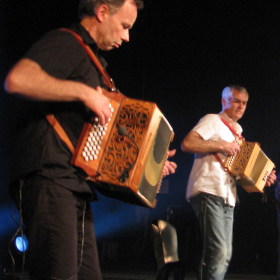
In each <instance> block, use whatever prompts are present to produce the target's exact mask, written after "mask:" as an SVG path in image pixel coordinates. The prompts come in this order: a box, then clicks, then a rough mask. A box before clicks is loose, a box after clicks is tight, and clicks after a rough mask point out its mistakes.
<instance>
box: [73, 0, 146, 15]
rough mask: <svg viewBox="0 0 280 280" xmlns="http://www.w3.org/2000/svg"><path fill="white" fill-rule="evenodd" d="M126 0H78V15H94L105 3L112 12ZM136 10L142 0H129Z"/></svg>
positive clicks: (140, 6) (139, 7)
mask: <svg viewBox="0 0 280 280" xmlns="http://www.w3.org/2000/svg"><path fill="white" fill-rule="evenodd" d="M125 1H126V0H80V4H79V11H78V15H79V18H80V19H82V18H83V17H84V16H94V15H95V12H96V10H97V9H98V7H99V6H100V5H103V4H105V5H107V6H108V7H109V11H110V13H111V14H114V13H116V12H117V11H118V9H119V8H120V7H121V6H122V5H123V4H124V2H125ZM131 2H132V3H134V4H135V6H136V7H137V9H138V10H141V9H143V7H144V3H143V1H142V0H131Z"/></svg>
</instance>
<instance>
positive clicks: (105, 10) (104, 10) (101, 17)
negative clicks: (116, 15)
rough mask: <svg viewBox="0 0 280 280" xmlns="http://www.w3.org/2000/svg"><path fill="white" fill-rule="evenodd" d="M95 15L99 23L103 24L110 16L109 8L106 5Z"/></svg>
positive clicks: (99, 8) (101, 6) (100, 7)
mask: <svg viewBox="0 0 280 280" xmlns="http://www.w3.org/2000/svg"><path fill="white" fill-rule="evenodd" d="M95 15H96V19H97V20H98V21H99V22H103V21H104V20H105V19H106V18H107V16H108V15H109V7H108V6H107V5H105V4H103V5H100V6H99V7H98V8H97V10H96V12H95Z"/></svg>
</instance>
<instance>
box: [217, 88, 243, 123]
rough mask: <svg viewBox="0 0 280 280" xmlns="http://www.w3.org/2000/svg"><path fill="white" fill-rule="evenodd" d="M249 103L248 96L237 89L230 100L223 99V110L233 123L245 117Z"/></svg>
mask: <svg viewBox="0 0 280 280" xmlns="http://www.w3.org/2000/svg"><path fill="white" fill-rule="evenodd" d="M247 102H248V94H247V93H246V92H240V91H238V90H236V89H234V90H233V91H232V96H231V98H230V99H229V100H226V99H225V98H223V99H222V104H223V109H224V111H225V112H226V113H227V115H228V116H229V117H230V118H231V119H232V120H233V121H238V120H239V119H240V118H241V117H242V116H243V114H244V112H245V110H246V107H247Z"/></svg>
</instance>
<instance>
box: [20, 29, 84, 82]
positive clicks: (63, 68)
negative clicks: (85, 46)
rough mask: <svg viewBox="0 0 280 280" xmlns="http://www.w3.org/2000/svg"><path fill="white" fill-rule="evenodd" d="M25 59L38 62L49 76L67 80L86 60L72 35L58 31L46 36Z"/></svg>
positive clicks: (30, 50)
mask: <svg viewBox="0 0 280 280" xmlns="http://www.w3.org/2000/svg"><path fill="white" fill-rule="evenodd" d="M24 57H25V58H29V59H31V60H33V61H35V62H37V63H38V64H39V65H40V66H41V68H42V69H43V70H45V71H46V72H47V73H48V74H50V75H52V76H54V77H56V78H60V79H67V78H68V77H69V76H70V75H71V73H72V72H73V71H75V68H76V67H78V66H79V65H80V64H81V63H82V61H83V59H85V52H84V51H83V50H82V47H81V46H80V44H79V42H78V41H77V40H76V39H75V37H74V36H73V35H72V34H71V33H69V32H63V31H61V30H59V29H57V30H53V31H50V32H48V33H47V34H45V35H44V36H43V37H42V38H41V39H40V40H39V41H37V42H36V43H35V44H34V45H33V46H32V47H31V48H30V49H29V51H28V52H27V53H26V54H25V56H24Z"/></svg>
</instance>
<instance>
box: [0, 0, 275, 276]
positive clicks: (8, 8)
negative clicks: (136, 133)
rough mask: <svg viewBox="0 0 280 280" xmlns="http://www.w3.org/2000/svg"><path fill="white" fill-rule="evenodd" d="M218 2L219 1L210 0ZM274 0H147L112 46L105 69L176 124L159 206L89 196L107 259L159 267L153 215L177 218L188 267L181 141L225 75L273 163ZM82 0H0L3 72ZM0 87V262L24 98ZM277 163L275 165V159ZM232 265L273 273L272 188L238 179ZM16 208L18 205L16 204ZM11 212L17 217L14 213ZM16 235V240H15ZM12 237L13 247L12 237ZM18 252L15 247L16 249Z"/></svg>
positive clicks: (252, 136)
mask: <svg viewBox="0 0 280 280" xmlns="http://www.w3.org/2000/svg"><path fill="white" fill-rule="evenodd" d="M213 2H215V3H213ZM279 5H280V4H279V1H264V0H261V1H253V0H248V1H235V0H227V1H197V0H195V1H194V0H190V1H183V0H173V1H165V0H149V1H148V0H146V1H145V8H144V10H142V11H140V13H139V16H138V19H137V21H136V23H135V25H134V27H133V29H132V30H131V32H130V42H129V43H124V44H123V46H122V47H121V48H120V49H118V50H114V51H111V52H108V53H103V55H104V56H105V58H106V59H107V61H108V62H109V67H108V69H107V70H108V72H109V74H110V76H111V77H112V78H113V79H114V81H115V83H116V85H117V87H118V88H119V89H120V91H121V92H122V93H124V94H125V95H127V96H130V97H133V98H138V99H144V100H148V101H153V102H156V103H157V105H158V107H159V108H160V109H161V111H162V112H163V114H164V115H165V117H166V118H167V120H168V121H169V122H170V124H171V126H172V127H173V129H174V131H175V138H174V141H173V143H172V144H171V148H172V149H173V148H176V149H177V153H176V155H175V157H174V161H176V163H177V164H178V169H177V172H176V174H175V175H172V176H169V177H167V178H166V179H165V180H164V188H163V190H162V192H161V193H159V194H158V197H157V198H158V204H157V207H156V209H153V210H150V209H146V208H141V207H138V206H132V205H127V204H124V203H121V202H118V201H116V200H113V199H108V198H105V197H103V196H101V195H100V196H99V199H100V201H99V202H96V203H93V205H92V206H93V209H94V212H95V225H96V226H95V228H96V234H97V238H98V244H99V248H100V258H101V265H102V267H103V268H104V269H112V268H114V267H117V268H119V269H131V268H133V269H147V268H149V269H155V267H156V265H155V258H154V255H153V250H152V245H151V232H150V224H151V221H152V220H153V219H155V218H162V219H165V220H168V221H170V222H171V223H173V224H174V225H175V227H176V229H177V232H178V237H179V252H180V256H181V258H183V259H187V263H188V270H189V271H194V270H195V267H196V260H197V255H198V239H197V232H196V227H195V221H194V216H193V213H192V211H191V208H190V206H189V204H188V202H187V201H186V200H185V190H186V184H187V179H188V175H189V172H190V169H191V166H192V162H193V155H191V154H187V153H183V152H182V151H181V149H180V143H181V141H182V140H183V138H184V136H185V135H186V134H187V133H188V132H189V130H190V129H191V128H192V127H193V126H194V125H195V124H196V123H197V121H198V120H199V118H201V117H202V116H203V115H205V114H207V113H218V112H220V110H221V92H222V89H223V88H224V87H225V86H227V85H229V84H240V85H242V86H244V87H246V88H247V90H248V92H249V95H250V99H249V103H248V107H247V111H246V113H245V115H244V117H243V118H242V119H241V120H240V124H241V125H242V127H243V129H244V133H243V135H244V137H245V138H246V140H247V141H253V142H259V143H261V147H262V149H263V151H264V152H265V153H266V154H267V156H268V157H269V158H270V159H271V160H272V161H273V162H274V163H275V164H276V166H278V164H279V156H280V151H279V148H280V146H279V144H278V138H279V132H278V130H277V128H278V126H279V122H280V114H279V113H278V110H277V109H278V108H279V96H280V94H279V91H280V83H279V77H280V73H279V65H280V63H279V58H280V50H279V27H280V17H279V15H280V7H279ZM77 6H78V0H75V1H74V0H72V1H69V0H68V1H67V0H56V1H54V0H50V1H35V0H29V1H18V0H11V1H5V3H1V8H0V22H1V25H0V28H1V32H0V40H1V41H0V43H1V44H0V55H1V66H0V77H1V84H3V81H4V78H5V76H6V74H7V72H8V70H9V69H10V67H11V66H12V65H13V64H14V63H15V62H16V61H17V60H18V59H20V57H21V56H22V55H23V54H24V52H25V51H26V50H27V49H28V48H29V46H30V45H31V44H32V43H33V42H35V41H36V40H37V39H39V38H40V36H41V35H43V34H44V33H45V32H46V31H48V30H51V29H53V28H57V27H63V26H68V25H69V24H70V23H71V22H72V21H73V20H75V19H76V11H77ZM0 90H1V95H0V108H1V109H0V117H1V121H0V129H1V130H0V131H1V133H0V145H1V146H0V147H1V148H0V149H1V153H0V154H1V155H0V157H1V160H0V203H1V204H0V256H1V259H0V261H1V263H0V266H1V271H2V270H3V269H4V268H5V269H10V267H11V261H10V257H9V255H8V249H7V248H8V244H9V242H10V240H11V239H12V237H13V235H14V233H15V232H16V229H17V224H16V222H15V221H14V220H13V218H12V214H13V211H14V205H13V202H12V201H11V199H10V198H9V196H8V192H7V189H8V187H7V186H8V178H9V170H10V169H9V166H10V161H11V155H12V152H13V145H12V143H13V139H15V137H17V131H16V130H15V128H14V127H15V126H14V124H15V121H16V119H17V118H18V117H20V116H19V113H18V112H19V111H18V109H19V108H20V107H21V106H22V104H21V103H22V101H21V100H19V99H17V98H15V97H13V96H8V95H7V94H6V93H5V91H4V88H3V87H2V86H1V87H0ZM276 170H277V173H278V171H279V170H278V168H276ZM238 190H239V197H240V204H239V205H238V206H237V207H236V215H235V225H234V241H233V243H234V251H233V259H232V263H231V266H230V271H231V272H236V273H239V272H240V273H264V274H275V273H276V266H277V225H276V209H275V205H274V198H273V196H274V195H273V191H274V190H273V188H271V189H270V190H268V191H267V202H263V196H262V194H260V193H254V194H248V193H246V192H245V191H244V190H243V189H242V188H239V189H238ZM15 215H17V212H15ZM16 220H18V219H17V218H16ZM12 245H13V244H12ZM12 245H11V247H12ZM14 256H15V258H17V257H19V258H20V256H18V255H17V254H16V253H15V255H14Z"/></svg>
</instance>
